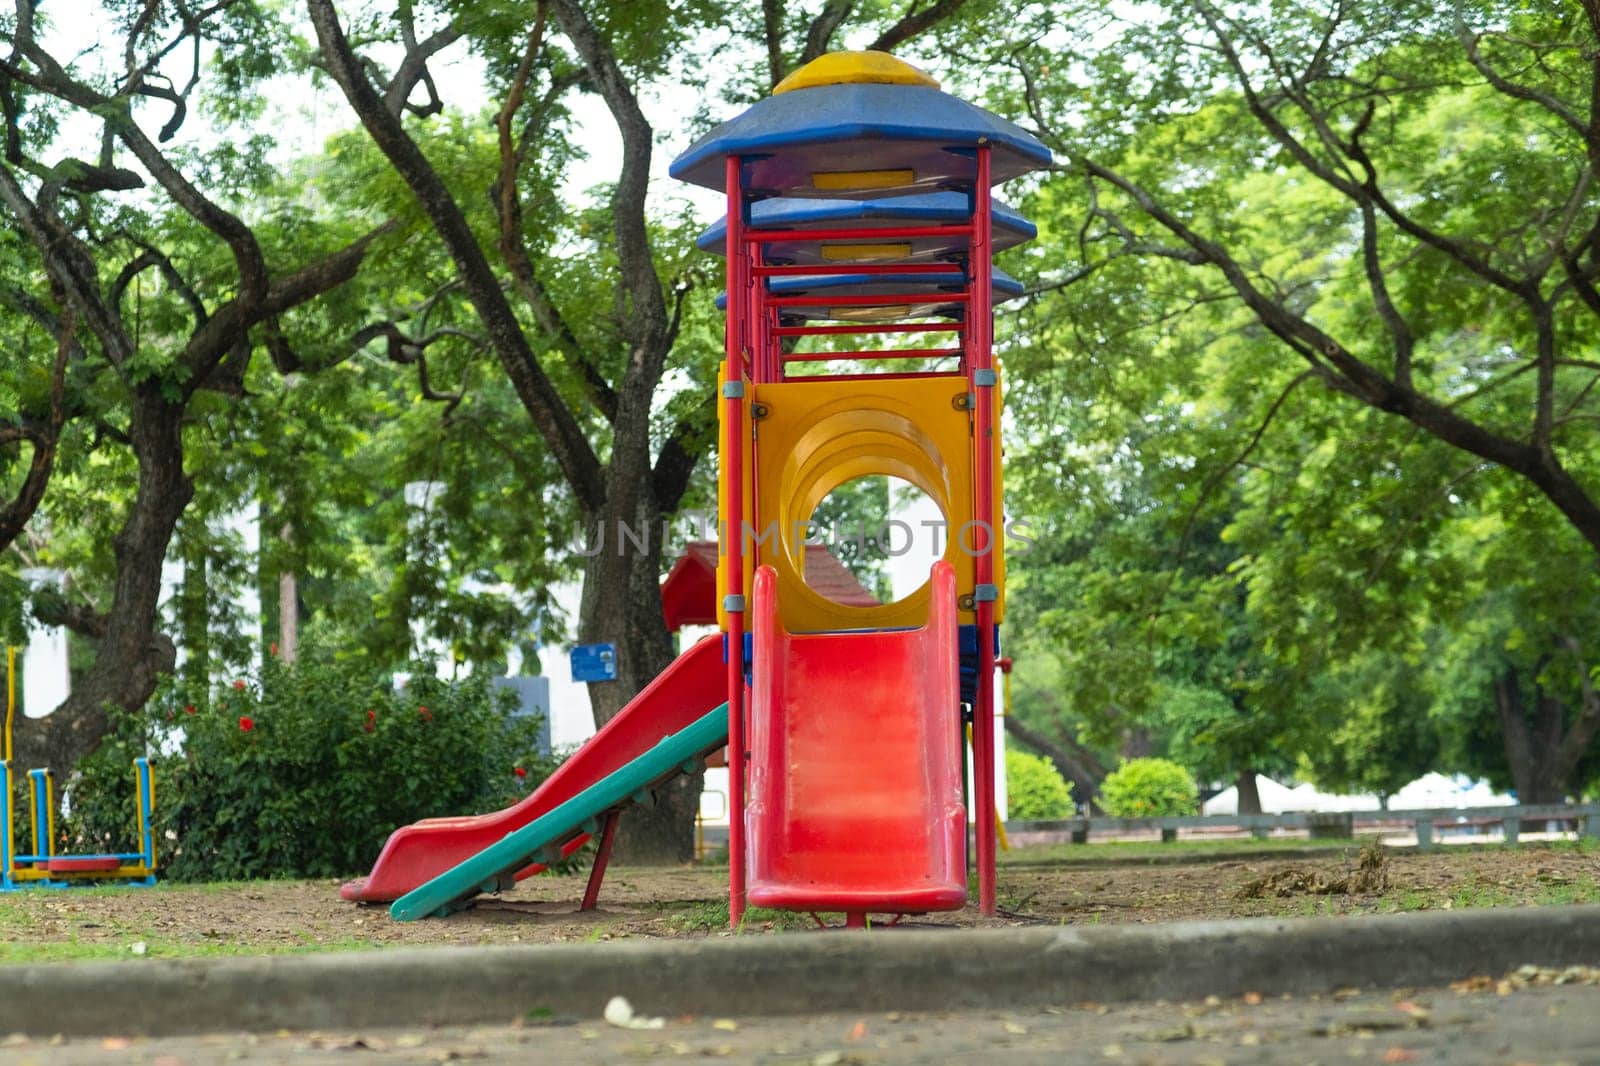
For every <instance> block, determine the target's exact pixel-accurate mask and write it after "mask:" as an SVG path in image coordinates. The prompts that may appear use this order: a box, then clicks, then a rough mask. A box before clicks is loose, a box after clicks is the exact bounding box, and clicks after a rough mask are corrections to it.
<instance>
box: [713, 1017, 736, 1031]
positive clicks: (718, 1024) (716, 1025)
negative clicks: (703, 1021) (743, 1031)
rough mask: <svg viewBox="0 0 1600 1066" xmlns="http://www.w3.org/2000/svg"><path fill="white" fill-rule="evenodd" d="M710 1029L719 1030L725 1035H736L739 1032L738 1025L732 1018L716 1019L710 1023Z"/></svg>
mask: <svg viewBox="0 0 1600 1066" xmlns="http://www.w3.org/2000/svg"><path fill="white" fill-rule="evenodd" d="M711 1028H713V1029H721V1030H722V1031H723V1032H725V1033H737V1032H738V1031H739V1023H738V1022H736V1021H734V1020H733V1019H732V1018H718V1019H717V1020H716V1021H714V1022H712V1023H711Z"/></svg>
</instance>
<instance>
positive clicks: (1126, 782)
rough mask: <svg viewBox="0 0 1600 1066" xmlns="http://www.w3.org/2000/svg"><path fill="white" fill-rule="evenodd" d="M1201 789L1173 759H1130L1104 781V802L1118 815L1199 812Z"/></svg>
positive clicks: (1156, 815) (1111, 813)
mask: <svg viewBox="0 0 1600 1066" xmlns="http://www.w3.org/2000/svg"><path fill="white" fill-rule="evenodd" d="M1199 802H1200V790H1199V789H1198V788H1197V787H1195V783H1194V778H1192V777H1190V776H1189V771H1187V770H1185V769H1184V768H1183V767H1181V766H1179V765H1178V764H1177V763H1175V762H1172V761H1171V760H1169V759H1129V760H1128V761H1127V762H1125V763H1123V764H1122V765H1121V766H1119V767H1117V768H1116V769H1115V770H1113V771H1111V773H1110V774H1108V775H1107V776H1106V779H1105V780H1104V781H1102V782H1101V783H1100V805H1101V806H1102V807H1104V808H1105V811H1106V813H1107V814H1110V815H1112V816H1114V817H1118V818H1153V817H1160V816H1162V815H1179V814H1195V813H1196V812H1197V809H1198V804H1199Z"/></svg>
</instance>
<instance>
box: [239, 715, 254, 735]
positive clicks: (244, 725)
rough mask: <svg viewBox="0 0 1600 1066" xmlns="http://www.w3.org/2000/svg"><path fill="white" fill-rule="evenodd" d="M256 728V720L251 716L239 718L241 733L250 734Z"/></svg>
mask: <svg viewBox="0 0 1600 1066" xmlns="http://www.w3.org/2000/svg"><path fill="white" fill-rule="evenodd" d="M255 727H256V720H255V719H254V718H251V717H250V716H249V715H240V716H239V732H241V733H248V732H250V730H252V729H254V728H255Z"/></svg>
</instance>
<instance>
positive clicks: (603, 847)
mask: <svg viewBox="0 0 1600 1066" xmlns="http://www.w3.org/2000/svg"><path fill="white" fill-rule="evenodd" d="M621 816H622V812H621V811H608V812H606V822H605V828H604V829H601V830H600V844H599V846H597V847H596V848H595V852H594V865H593V866H591V867H590V868H589V884H588V887H586V888H585V889H584V890H583V902H582V903H581V904H579V906H578V909H579V910H580V911H592V910H594V907H595V904H596V903H598V902H599V901H600V882H601V881H603V880H605V876H606V864H607V863H608V862H610V861H611V844H612V842H613V841H614V840H615V838H616V835H617V819H618V818H620V817H621Z"/></svg>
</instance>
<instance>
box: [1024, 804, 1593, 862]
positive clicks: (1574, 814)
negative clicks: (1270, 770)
mask: <svg viewBox="0 0 1600 1066" xmlns="http://www.w3.org/2000/svg"><path fill="white" fill-rule="evenodd" d="M1407 822H1410V823H1411V824H1412V826H1413V827H1414V828H1415V830H1416V834H1417V847H1418V848H1419V849H1420V850H1423V851H1427V850H1430V849H1431V848H1433V847H1434V845H1435V841H1434V829H1435V827H1448V826H1452V825H1492V824H1494V823H1495V822H1498V823H1500V825H1501V827H1502V832H1503V833H1504V837H1505V841H1506V843H1508V844H1515V843H1516V842H1517V838H1518V835H1519V833H1520V830H1521V827H1522V823H1523V822H1563V823H1565V822H1570V823H1573V824H1574V825H1575V827H1576V830H1577V833H1578V835H1579V836H1582V837H1596V838H1600V803H1543V804H1519V805H1516V806H1511V807H1429V808H1422V809H1416V810H1392V811H1299V812H1295V813H1292V814H1192V815H1173V816H1164V817H1157V818H1112V817H1109V816H1095V817H1087V818H1085V817H1077V818H1061V819H1054V820H1050V821H1010V822H1007V823H1006V828H1007V830H1009V831H1010V832H1011V833H1012V834H1013V835H1016V834H1019V833H1061V834H1069V835H1070V837H1071V839H1072V842H1073V843H1074V844H1084V843H1088V841H1089V838H1090V836H1091V835H1092V834H1096V833H1099V834H1105V833H1136V832H1150V831H1153V830H1160V831H1161V838H1162V839H1163V840H1166V841H1170V840H1175V839H1177V833H1178V830H1180V829H1247V830H1249V831H1251V832H1252V833H1254V834H1255V835H1257V836H1265V835H1266V834H1267V833H1270V832H1271V831H1272V830H1274V829H1305V830H1309V831H1310V832H1311V834H1312V835H1313V836H1329V837H1333V836H1349V835H1351V834H1352V833H1353V832H1354V830H1355V829H1357V828H1372V829H1376V828H1381V827H1383V826H1393V825H1397V824H1399V825H1403V824H1405V823H1407Z"/></svg>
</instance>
